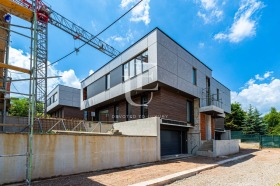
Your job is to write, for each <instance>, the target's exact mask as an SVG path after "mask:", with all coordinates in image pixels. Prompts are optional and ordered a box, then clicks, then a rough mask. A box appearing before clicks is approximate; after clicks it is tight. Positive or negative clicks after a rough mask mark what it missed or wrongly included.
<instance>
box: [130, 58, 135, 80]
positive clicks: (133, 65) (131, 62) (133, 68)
mask: <svg viewBox="0 0 280 186" xmlns="http://www.w3.org/2000/svg"><path fill="white" fill-rule="evenodd" d="M134 76H135V62H134V59H133V60H131V61H130V62H129V77H130V78H132V77H134Z"/></svg>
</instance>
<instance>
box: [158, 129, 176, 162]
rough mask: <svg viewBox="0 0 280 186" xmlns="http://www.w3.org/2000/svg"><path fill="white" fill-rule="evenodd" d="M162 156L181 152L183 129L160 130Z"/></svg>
mask: <svg viewBox="0 0 280 186" xmlns="http://www.w3.org/2000/svg"><path fill="white" fill-rule="evenodd" d="M160 146H161V156H166V155H173V154H181V131H176V130H161V131H160Z"/></svg>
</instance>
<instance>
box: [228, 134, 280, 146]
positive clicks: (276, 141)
mask: <svg viewBox="0 0 280 186" xmlns="http://www.w3.org/2000/svg"><path fill="white" fill-rule="evenodd" d="M231 139H240V140H241V142H255V143H260V146H261V147H268V148H280V136H269V135H260V134H243V133H242V132H241V131H231Z"/></svg>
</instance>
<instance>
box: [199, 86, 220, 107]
mask: <svg viewBox="0 0 280 186" xmlns="http://www.w3.org/2000/svg"><path fill="white" fill-rule="evenodd" d="M200 102H201V103H200V106H201V107H206V106H211V105H214V106H216V107H219V108H222V106H223V101H222V99H221V98H219V95H217V94H211V92H210V91H208V90H205V89H204V90H203V91H202V98H201V101H200Z"/></svg>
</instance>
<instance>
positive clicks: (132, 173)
mask: <svg viewBox="0 0 280 186" xmlns="http://www.w3.org/2000/svg"><path fill="white" fill-rule="evenodd" d="M249 152H251V151H250V150H244V151H242V152H240V153H239V154H236V155H234V156H239V155H241V154H246V153H249ZM224 159H225V158H207V157H201V156H196V157H189V158H185V159H177V160H168V161H161V162H156V163H151V164H147V165H142V166H134V167H133V166H132V167H126V168H119V169H112V170H106V171H96V172H90V173H84V174H78V175H71V176H63V177H58V178H54V179H49V180H41V181H37V182H36V181H35V182H34V185H52V186H53V185H59V186H61V185H112V186H114V185H115V186H122V185H130V184H134V183H139V182H143V181H148V180H152V179H155V178H159V177H163V176H166V175H170V174H174V173H177V172H180V171H184V170H188V169H193V168H196V167H200V166H204V165H208V164H213V163H215V162H218V161H221V160H224Z"/></svg>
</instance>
